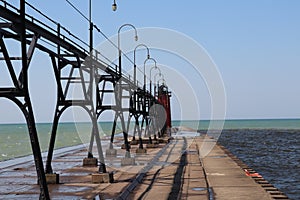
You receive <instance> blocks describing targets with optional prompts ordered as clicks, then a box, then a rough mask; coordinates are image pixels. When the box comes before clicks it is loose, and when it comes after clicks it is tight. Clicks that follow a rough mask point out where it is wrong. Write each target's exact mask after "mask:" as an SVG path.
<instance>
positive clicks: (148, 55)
mask: <svg viewBox="0 0 300 200" xmlns="http://www.w3.org/2000/svg"><path fill="white" fill-rule="evenodd" d="M139 47H145V48H146V49H147V58H146V59H149V58H150V51H149V48H148V47H147V46H146V45H145V44H139V45H137V46H136V47H135V49H134V51H133V67H134V71H133V77H134V84H135V85H137V82H136V56H135V52H136V50H137V49H138V48H139Z"/></svg>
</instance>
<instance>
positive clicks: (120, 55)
mask: <svg viewBox="0 0 300 200" xmlns="http://www.w3.org/2000/svg"><path fill="white" fill-rule="evenodd" d="M125 26H130V27H132V28H133V29H134V31H135V36H134V39H135V41H138V36H137V30H136V28H135V27H134V26H133V25H132V24H123V25H122V26H120V28H119V30H118V51H119V73H120V76H121V75H122V67H121V65H122V60H121V57H122V51H121V49H120V45H121V44H120V31H121V29H122V28H123V27H125Z"/></svg>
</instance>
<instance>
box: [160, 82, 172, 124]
mask: <svg viewBox="0 0 300 200" xmlns="http://www.w3.org/2000/svg"><path fill="white" fill-rule="evenodd" d="M170 97H171V92H169V90H168V87H167V86H165V85H161V86H159V88H158V101H159V103H160V104H161V105H162V106H163V107H164V108H165V111H166V123H165V125H166V129H167V130H168V129H169V128H171V127H172V123H171V104H170Z"/></svg>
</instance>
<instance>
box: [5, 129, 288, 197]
mask: <svg viewBox="0 0 300 200" xmlns="http://www.w3.org/2000/svg"><path fill="white" fill-rule="evenodd" d="M185 133H187V131H182V133H181V134H180V136H179V135H178V136H176V133H174V138H173V139H172V140H169V141H168V140H164V141H161V143H159V144H157V147H156V148H148V149H147V153H146V154H137V153H135V152H136V149H137V148H138V145H131V146H132V148H131V154H132V155H133V157H134V163H132V164H131V165H126V166H122V164H121V162H122V159H123V158H124V153H123V151H124V150H122V148H121V146H122V140H117V141H116V142H115V144H114V145H115V146H116V148H115V149H117V154H116V156H113V157H111V156H106V157H105V162H106V163H107V169H108V171H110V172H112V173H113V177H114V180H112V181H110V182H107V181H105V180H95V179H94V178H93V176H94V175H95V174H97V172H98V167H97V166H82V158H83V157H85V155H86V153H87V148H86V146H84V145H79V146H75V147H68V148H64V149H59V150H56V151H55V154H54V155H55V157H54V159H53V166H54V167H55V169H56V170H57V171H56V172H57V173H58V174H59V175H60V183H59V184H48V188H49V193H50V196H51V198H52V199H61V198H63V199H156V198H157V199H205V200H208V199H261V200H265V199H266V200H267V199H288V198H287V197H286V196H285V195H284V194H283V193H282V192H280V191H279V190H278V189H277V188H275V187H274V186H273V185H271V184H270V183H268V181H267V180H265V179H263V177H261V176H259V175H257V172H255V171H254V170H253V169H249V167H247V165H245V164H244V163H242V162H241V161H240V160H239V159H238V158H236V157H235V156H234V155H232V154H231V153H230V152H229V151H228V150H227V149H226V148H224V147H223V146H221V145H215V147H214V148H213V150H212V151H211V152H210V153H209V154H208V155H207V156H205V157H204V158H201V155H200V154H201V153H200V152H199V149H200V147H201V146H202V145H203V142H204V139H205V142H215V141H214V139H209V138H207V136H205V135H197V132H195V135H197V136H195V137H190V136H188V137H184V135H185ZM188 133H190V132H188ZM102 143H103V145H102V147H103V148H104V149H109V145H108V144H109V140H103V141H102ZM94 148H96V145H95V146H94ZM45 155H46V154H45ZM245 169H248V171H249V173H251V174H254V175H255V176H249V175H247V173H245ZM255 173H256V174H255ZM98 181H99V182H98ZM0 188H1V189H0V195H1V198H4V199H26V198H29V199H36V198H38V197H39V186H38V185H37V177H36V175H35V169H34V162H33V161H32V159H31V157H27V158H26V157H25V158H18V159H15V160H12V161H5V162H2V163H0Z"/></svg>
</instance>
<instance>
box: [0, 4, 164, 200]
mask: <svg viewBox="0 0 300 200" xmlns="http://www.w3.org/2000/svg"><path fill="white" fill-rule="evenodd" d="M1 2H2V4H3V5H0V17H1V18H2V20H3V21H4V22H3V23H0V56H2V57H1V60H2V61H4V63H5V65H6V67H7V70H8V72H9V75H10V78H11V80H12V83H13V86H12V87H4V86H3V87H2V86H0V97H4V98H7V99H10V100H11V101H13V102H14V103H15V104H16V105H18V107H19V108H20V109H21V111H22V112H23V114H24V116H25V119H26V122H27V126H28V130H29V136H30V142H31V147H32V152H33V155H34V162H35V166H36V171H37V177H38V182H39V185H40V199H50V197H49V192H48V187H47V183H46V178H45V172H46V173H53V169H52V166H51V162H52V158H53V150H54V145H55V140H56V132H57V127H58V124H59V119H60V117H61V116H62V114H63V112H64V111H65V110H66V109H67V108H69V107H71V106H79V107H82V108H83V109H84V110H85V111H86V112H87V113H88V114H89V117H90V120H91V122H92V126H93V127H92V133H91V140H90V146H89V151H88V157H93V153H92V147H93V143H94V140H95V141H96V144H97V150H98V152H97V153H98V155H99V161H100V165H99V172H101V173H105V172H106V167H105V162H104V157H103V152H102V147H101V140H100V136H99V129H98V124H97V119H98V118H99V116H100V115H101V114H102V113H103V112H104V111H106V110H113V111H114V113H115V117H114V123H113V128H112V135H111V144H112V143H113V141H114V135H115V131H116V123H117V119H119V120H120V121H121V127H122V131H123V136H124V143H125V146H126V155H125V156H126V157H130V153H129V152H130V151H129V148H130V146H129V142H128V130H129V126H130V121H131V118H132V117H133V118H134V121H135V124H134V137H133V139H135V135H136V133H138V136H139V147H140V148H143V142H142V131H141V130H142V129H143V126H144V125H146V126H145V128H144V129H145V134H148V136H149V139H150V140H149V141H150V142H151V135H150V132H152V133H154V134H155V133H156V131H158V129H157V128H156V127H155V123H154V121H155V119H154V118H151V117H150V116H149V110H150V106H152V105H153V104H155V103H158V102H157V100H156V99H155V98H154V97H153V96H152V95H151V94H150V93H149V92H148V91H146V90H145V88H143V89H142V88H139V87H138V86H136V85H135V84H134V82H133V81H131V80H130V78H128V77H125V76H124V75H122V73H121V72H118V71H117V69H118V67H117V66H115V68H113V67H110V66H107V65H105V64H103V62H102V61H100V60H99V59H98V57H97V53H95V55H96V56H95V55H93V54H91V53H89V52H88V51H86V50H85V49H84V48H82V47H81V46H80V45H77V44H76V43H75V42H73V41H72V40H71V39H68V37H66V36H65V35H63V34H61V29H62V27H61V26H60V24H55V25H56V29H53V28H50V27H49V26H47V25H46V24H44V23H43V22H41V21H39V20H36V19H34V18H33V17H31V16H29V15H27V14H26V13H25V5H26V2H25V0H20V9H18V8H15V7H14V6H12V5H10V4H8V3H6V1H3V0H0V3H1ZM6 40H14V41H17V42H18V43H19V44H20V47H21V56H20V57H11V56H10V55H9V51H8V48H7V45H6ZM41 40H43V41H46V43H47V44H51V45H50V46H47V45H45V43H43V42H40V41H41ZM53 47H54V48H53ZM37 49H38V50H40V51H42V52H45V53H47V54H48V55H49V57H50V60H51V64H52V67H53V70H54V74H55V80H56V84H57V103H56V109H55V114H54V119H53V126H52V132H51V138H50V142H49V149H48V155H47V160H46V169H45V171H44V167H43V160H42V157H41V150H40V145H39V140H38V136H37V130H36V126H35V119H34V114H33V110H32V103H31V100H30V94H29V88H28V69H29V66H30V61H31V59H32V56H33V54H34V51H35V50H37ZM12 60H18V61H19V62H20V63H21V66H22V68H21V71H20V72H19V74H17V73H16V70H15V65H14V63H13V62H12ZM62 71H64V72H65V71H68V75H65V73H62ZM108 83H111V84H112V85H113V89H107V86H106V85H107V84H108ZM94 85H95V86H94ZM73 87H78V88H80V91H81V94H82V95H81V98H74V97H73V96H72V92H71V88H73ZM94 87H95V88H94ZM93 92H96V104H95V105H96V106H94V100H93ZM107 94H113V95H114V98H115V103H114V104H109V105H105V104H104V96H105V95H107ZM124 100H126V102H127V103H124ZM125 112H127V113H128V119H127V124H126V120H125V119H124V116H125V115H124V113H125ZM141 118H142V119H141ZM140 121H142V123H141V124H140ZM149 127H150V128H149ZM159 135H160V134H159ZM111 148H112V145H111Z"/></svg>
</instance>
